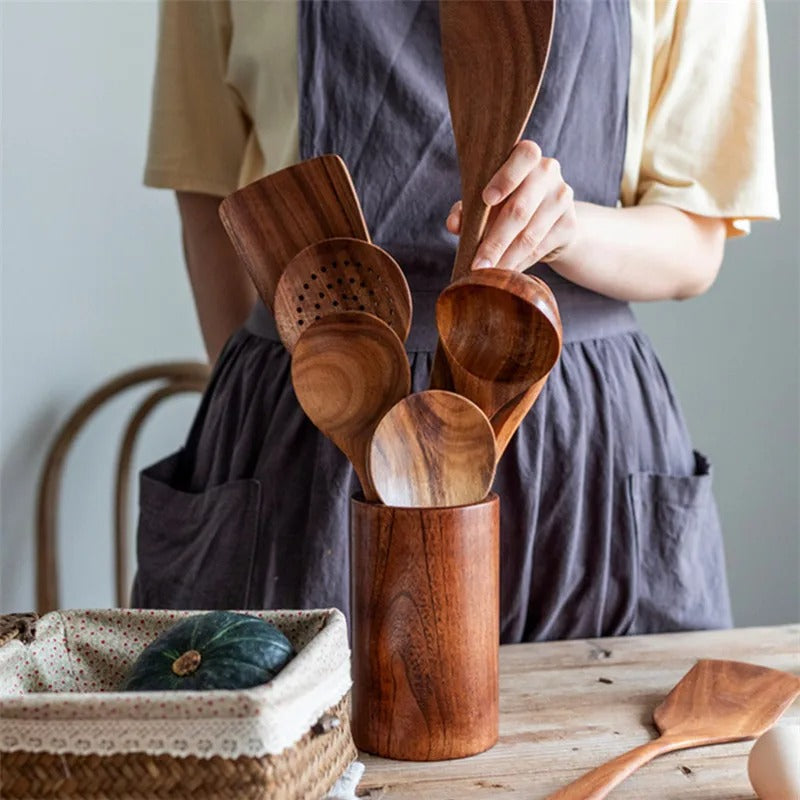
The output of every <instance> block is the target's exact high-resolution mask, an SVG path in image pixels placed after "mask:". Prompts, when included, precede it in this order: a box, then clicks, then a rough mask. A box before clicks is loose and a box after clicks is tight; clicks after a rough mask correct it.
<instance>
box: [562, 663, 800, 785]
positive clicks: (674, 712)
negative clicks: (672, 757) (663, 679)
mask: <svg viewBox="0 0 800 800" xmlns="http://www.w3.org/2000/svg"><path fill="white" fill-rule="evenodd" d="M798 695H800V678H799V677H797V676H795V675H791V674H790V673H788V672H782V671H781V670H777V669H769V668H768V667H759V666H756V665H755V664H744V663H742V662H739V661H716V660H703V661H698V662H697V664H695V666H694V667H692V669H691V670H689V672H688V673H687V674H686V675H685V676H684V677H683V678H682V679H681V681H680V682H679V683H678V684H677V686H675V688H674V689H673V690H672V691H671V692H670V693H669V694H668V695H667V697H666V699H665V700H664V702H662V703H661V705H659V706H658V708H656V710H655V711H654V712H653V721H654V722H655V724H656V727H657V728H658V730H659V732H660V733H661V735H660V736H659V737H658V738H657V739H653V740H652V741H650V742H647V743H646V744H643V745H640V746H639V747H636V748H635V749H633V750H631V751H630V752H628V753H625V754H624V755H621V756H618V757H617V758H615V759H613V760H612V761H609V762H608V763H606V764H603V765H602V766H601V767H597V769H594V770H592V771H591V772H588V773H586V774H585V775H584V776H582V777H581V778H578V780H576V781H574V782H573V783H571V784H570V785H569V786H567V787H566V788H564V789H560V790H559V791H557V792H556V793H555V794H551V795H550V796H549V797H548V798H547V800H601V798H603V797H606V796H608V793H609V792H610V791H611V790H612V789H613V788H614V787H615V786H617V785H618V784H620V783H622V781H623V780H625V778H627V777H628V776H629V775H630V774H631V773H633V772H634V771H635V770H637V769H638V768H639V767H641V766H642V765H643V764H646V763H647V762H648V761H652V759H654V758H655V757H656V756H660V755H662V754H664V753H669V752H672V751H673V750H684V749H686V748H689V747H700V746H702V745H707V744H721V743H723V742H735V741H739V740H741V739H755V738H756V737H758V736H761V734H762V733H764V732H765V731H766V730H767V729H769V728H770V727H772V725H773V724H774V723H775V722H776V721H777V720H778V718H779V717H780V716H781V714H783V712H784V711H785V710H786V709H787V708H788V707H789V706H790V705H791V704H792V703H793V702H794V700H795V699H796V698H797V696H798Z"/></svg>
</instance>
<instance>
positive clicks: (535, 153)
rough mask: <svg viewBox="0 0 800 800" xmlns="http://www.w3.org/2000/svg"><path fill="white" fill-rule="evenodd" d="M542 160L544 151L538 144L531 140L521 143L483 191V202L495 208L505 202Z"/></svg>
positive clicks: (524, 140)
mask: <svg viewBox="0 0 800 800" xmlns="http://www.w3.org/2000/svg"><path fill="white" fill-rule="evenodd" d="M541 158H542V151H541V150H540V149H539V145H538V144H536V142H532V141H530V140H529V139H523V140H522V141H521V142H519V143H518V144H517V146H516V147H515V148H514V149H513V150H512V151H511V155H510V156H509V157H508V159H507V160H506V162H505V164H503V166H502V167H500V169H499V170H497V172H496V173H495V175H494V177H493V178H492V179H491V180H490V181H489V183H488V184H487V186H486V188H485V189H484V190H483V202H484V203H486V205H487V206H494V205H497V204H498V203H500V202H502V201H503V200H505V199H506V198H507V197H508V196H509V195H510V194H511V193H512V192H513V191H514V190H515V189H517V187H519V186H520V185H521V184H522V182H523V181H524V180H525V178H527V177H528V175H529V174H530V173H531V172H533V170H534V169H535V168H536V165H537V164H538V163H539V161H541Z"/></svg>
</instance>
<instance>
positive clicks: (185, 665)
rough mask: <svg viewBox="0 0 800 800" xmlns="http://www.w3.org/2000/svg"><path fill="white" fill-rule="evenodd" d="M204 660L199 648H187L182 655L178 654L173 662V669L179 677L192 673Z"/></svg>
mask: <svg viewBox="0 0 800 800" xmlns="http://www.w3.org/2000/svg"><path fill="white" fill-rule="evenodd" d="M202 660H203V656H201V655H200V653H198V652H197V650H187V651H186V652H185V653H184V654H183V655H182V656H178V657H177V658H176V659H175V660H174V661H173V662H172V671H173V672H174V673H175V674H176V675H177V676H178V677H179V678H183V677H184V676H185V675H191V674H192V673H193V672H194V671H195V670H196V669H197V668H198V667H199V666H200V662H201V661H202Z"/></svg>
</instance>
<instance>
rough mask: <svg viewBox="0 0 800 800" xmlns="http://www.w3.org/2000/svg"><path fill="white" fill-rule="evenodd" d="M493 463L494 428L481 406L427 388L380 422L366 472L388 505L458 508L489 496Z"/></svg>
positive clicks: (464, 398) (413, 395)
mask: <svg viewBox="0 0 800 800" xmlns="http://www.w3.org/2000/svg"><path fill="white" fill-rule="evenodd" d="M496 461H497V459H496V455H495V442H494V433H493V432H492V426H491V425H490V424H489V420H488V419H486V415H485V414H484V413H483V412H482V411H481V410H480V408H478V406H476V405H475V404H474V403H472V402H470V401H469V400H467V398H466V397H462V396H461V395H459V394H453V393H452V392H443V391H434V390H429V391H427V392H418V393H417V394H412V395H409V396H408V397H405V398H403V399H402V400H401V401H400V402H399V403H397V405H395V406H394V407H393V408H392V409H391V410H390V411H389V412H388V413H387V414H386V416H385V417H384V418H383V419H382V420H381V421H380V423H379V424H378V427H377V428H376V429H375V433H374V434H373V437H372V443H371V445H370V449H369V461H368V471H369V475H370V479H371V480H372V483H373V485H374V486H375V490H376V491H377V493H378V496H379V497H380V499H381V500H382V501H383V502H384V503H385V504H386V505H390V506H397V507H402V508H409V507H411V508H430V507H442V506H462V505H469V504H472V503H479V502H481V501H482V500H483V499H484V498H485V497H486V495H488V494H489V491H490V490H491V487H492V481H493V480H494V471H495V464H496Z"/></svg>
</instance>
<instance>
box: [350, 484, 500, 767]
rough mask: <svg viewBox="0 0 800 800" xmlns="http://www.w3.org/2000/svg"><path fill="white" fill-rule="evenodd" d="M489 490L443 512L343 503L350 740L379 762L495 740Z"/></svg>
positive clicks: (463, 751)
mask: <svg viewBox="0 0 800 800" xmlns="http://www.w3.org/2000/svg"><path fill="white" fill-rule="evenodd" d="M499 508H500V504H499V501H498V498H497V496H496V495H490V496H489V497H488V498H487V499H486V500H485V501H484V502H482V503H477V504H475V505H469V506H458V507H452V508H422V509H420V508H392V507H389V506H383V505H378V504H373V503H364V502H361V501H359V500H356V499H354V500H352V501H351V509H350V512H351V517H350V553H351V555H350V566H351V573H350V574H351V600H352V602H351V620H352V637H353V715H352V724H353V737H354V739H355V742H356V745H357V746H358V747H359V748H361V749H362V750H366V751H367V752H369V753H374V754H376V755H381V756H385V757H387V758H397V759H407V760H413V761H438V760H440V759H448V758H461V757H463V756H469V755H474V754H475V753H480V752H482V751H483V750H487V749H488V748H490V747H491V746H492V745H493V744H494V743H495V742H496V741H497V734H498V721H499V713H498V701H499V690H498V649H499V635H500V632H499V617H500V593H499V592H500V583H499V567H500V563H499V562H500V556H499V542H500V537H499V528H500V517H499Z"/></svg>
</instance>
